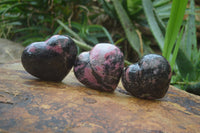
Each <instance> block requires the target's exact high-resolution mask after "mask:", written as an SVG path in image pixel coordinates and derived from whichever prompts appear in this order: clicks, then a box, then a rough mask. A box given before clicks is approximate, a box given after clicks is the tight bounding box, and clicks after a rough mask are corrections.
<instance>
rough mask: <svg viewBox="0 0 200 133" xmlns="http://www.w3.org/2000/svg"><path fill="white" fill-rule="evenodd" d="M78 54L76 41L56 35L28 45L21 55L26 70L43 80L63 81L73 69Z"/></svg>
mask: <svg viewBox="0 0 200 133" xmlns="http://www.w3.org/2000/svg"><path fill="white" fill-rule="evenodd" d="M76 55H77V47H76V45H75V43H74V41H73V40H72V39H71V38H70V37H68V36H64V35H54V36H52V37H51V38H49V39H48V40H47V41H45V42H35V43H32V44H30V45H28V46H27V47H26V48H25V49H24V51H23V53H22V56H21V61H22V64H23V67H24V68H25V70H26V71H27V72H28V73H30V74H31V75H33V76H35V77H37V78H40V79H42V80H49V81H61V80H63V78H64V77H65V76H66V75H67V74H68V72H69V71H70V70H71V68H72V66H73V65H74V62H75V59H76Z"/></svg>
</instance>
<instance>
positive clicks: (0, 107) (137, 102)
mask: <svg viewBox="0 0 200 133" xmlns="http://www.w3.org/2000/svg"><path fill="white" fill-rule="evenodd" d="M0 75H1V76H0V132H1V131H2V132H49V133H51V132H69V133H74V132H78V133H79V132H81V133H84V132H85V133H90V132H92V133H97V132H101V133H104V132H105V133H107V132H110V133H115V132H117V133H121V132H127V133H129V132H130V133H131V132H138V133H143V132H145V133H171V132H176V133H184V132H188V133H198V132H200V97H199V96H196V95H192V94H189V93H187V92H185V91H182V90H179V89H177V88H175V87H173V86H170V88H169V90H168V93H167V94H166V96H165V97H164V98H162V99H160V100H143V99H139V98H135V97H132V96H130V95H129V94H128V93H127V92H126V91H125V90H124V88H123V87H122V84H121V83H120V84H119V85H118V87H117V89H116V90H115V91H114V93H106V92H99V91H96V90H92V89H89V88H87V87H84V86H83V85H82V84H81V83H80V82H78V80H77V79H76V78H75V76H74V74H73V72H72V71H71V72H70V73H69V75H68V76H67V77H66V78H65V79H64V80H63V82H61V83H55V82H47V81H41V80H38V79H36V78H34V77H32V76H31V75H29V74H28V73H27V72H26V71H25V70H24V69H23V67H22V65H21V64H20V63H9V64H0Z"/></svg>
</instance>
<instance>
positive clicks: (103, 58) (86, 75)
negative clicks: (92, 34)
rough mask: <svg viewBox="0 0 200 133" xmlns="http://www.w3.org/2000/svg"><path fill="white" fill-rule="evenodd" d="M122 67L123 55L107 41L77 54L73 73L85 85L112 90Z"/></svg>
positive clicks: (117, 81)
mask: <svg viewBox="0 0 200 133" xmlns="http://www.w3.org/2000/svg"><path fill="white" fill-rule="evenodd" d="M123 67H124V57H123V53H122V52H121V51H120V49H119V48H118V47H116V46H115V45H112V44H109V43H100V44H97V45H95V47H94V48H93V49H92V50H91V51H89V52H83V53H81V54H80V55H79V56H78V58H77V60H76V63H75V65H74V73H75V76H76V77H77V79H78V80H79V81H80V82H81V83H83V84H84V85H86V86H87V87H89V88H92V89H96V90H100V91H108V92H112V91H114V90H115V89H116V87H117V85H118V83H119V79H120V77H121V74H122V71H123Z"/></svg>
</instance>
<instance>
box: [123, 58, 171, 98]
mask: <svg viewBox="0 0 200 133" xmlns="http://www.w3.org/2000/svg"><path fill="white" fill-rule="evenodd" d="M171 75H172V73H171V67H170V65H169V63H168V61H167V60H166V59H165V58H164V57H163V56H160V55H156V54H149V55H146V56H144V57H143V58H142V59H141V60H140V61H139V62H138V63H136V64H132V65H130V66H128V67H126V68H125V69H124V72H123V74H122V83H123V86H124V88H125V89H126V90H127V91H128V92H130V93H131V94H132V95H133V96H135V97H139V98H144V99H159V98H162V97H164V96H165V94H166V92H167V90H168V88H169V83H170V80H171Z"/></svg>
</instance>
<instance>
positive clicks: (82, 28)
mask: <svg viewBox="0 0 200 133" xmlns="http://www.w3.org/2000/svg"><path fill="white" fill-rule="evenodd" d="M0 15H1V16H0V37H1V38H8V39H11V40H13V41H17V42H20V43H21V44H22V45H24V46H26V45H28V44H30V43H32V42H35V41H44V40H46V39H47V38H49V37H50V36H52V35H53V34H66V35H70V36H72V37H73V39H74V41H76V43H77V44H78V46H79V52H81V51H83V50H89V49H91V48H92V47H93V46H94V45H95V44H97V43H99V42H109V43H113V44H115V45H117V46H118V47H119V48H120V49H121V50H122V51H123V53H124V55H125V59H126V62H125V63H126V65H129V64H130V62H131V63H134V62H136V61H137V60H138V59H139V58H140V57H141V56H143V55H144V54H148V53H158V54H163V56H165V57H166V58H167V59H168V60H169V62H170V64H171V66H172V68H173V71H174V73H173V77H172V80H171V84H173V85H176V86H177V87H179V88H181V89H184V90H186V91H188V92H191V93H195V94H198V95H200V50H199V45H198V44H199V42H200V2H199V1H198V0H196V1H195V0H176V1H172V0H84V1H83V0H1V1H0ZM182 20H183V21H182Z"/></svg>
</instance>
